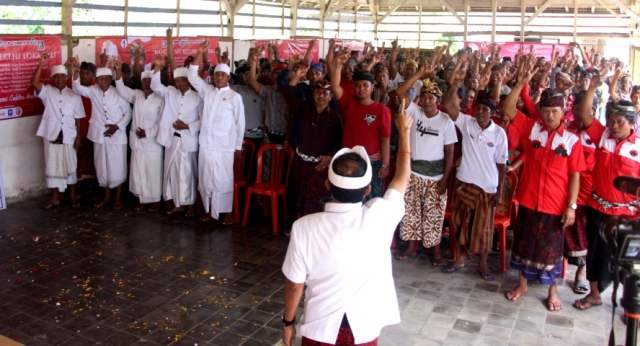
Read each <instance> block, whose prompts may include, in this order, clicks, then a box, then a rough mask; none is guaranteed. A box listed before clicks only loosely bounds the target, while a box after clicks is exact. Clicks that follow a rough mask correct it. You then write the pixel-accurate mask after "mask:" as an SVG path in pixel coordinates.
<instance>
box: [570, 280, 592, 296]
mask: <svg viewBox="0 0 640 346" xmlns="http://www.w3.org/2000/svg"><path fill="white" fill-rule="evenodd" d="M588 292H589V281H587V280H576V281H575V282H574V283H573V293H577V294H586V293H588Z"/></svg>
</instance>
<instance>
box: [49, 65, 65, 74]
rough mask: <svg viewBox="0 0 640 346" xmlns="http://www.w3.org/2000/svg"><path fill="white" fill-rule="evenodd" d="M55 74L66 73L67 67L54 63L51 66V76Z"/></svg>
mask: <svg viewBox="0 0 640 346" xmlns="http://www.w3.org/2000/svg"><path fill="white" fill-rule="evenodd" d="M55 74H63V75H66V74H67V68H66V67H64V65H55V66H53V67H52V68H51V76H53V75H55Z"/></svg>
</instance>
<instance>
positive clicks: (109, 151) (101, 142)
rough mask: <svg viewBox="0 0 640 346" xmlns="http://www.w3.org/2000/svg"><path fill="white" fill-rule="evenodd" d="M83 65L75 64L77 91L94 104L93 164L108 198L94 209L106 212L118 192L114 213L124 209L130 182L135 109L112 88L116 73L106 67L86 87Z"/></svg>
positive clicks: (90, 131) (92, 126) (92, 118)
mask: <svg viewBox="0 0 640 346" xmlns="http://www.w3.org/2000/svg"><path fill="white" fill-rule="evenodd" d="M79 71H80V62H79V61H77V60H75V61H74V63H73V83H72V85H73V91H75V92H76V93H77V94H79V95H80V96H84V97H87V98H89V99H90V100H91V120H89V133H88V135H87V138H89V140H91V141H92V142H93V161H94V164H95V167H96V176H97V177H98V184H99V185H100V186H102V187H104V191H105V194H104V198H103V199H102V201H100V202H98V203H97V204H95V205H94V207H96V208H102V207H104V206H105V205H107V203H109V202H110V201H111V189H113V188H115V189H116V196H115V200H114V202H113V210H114V211H119V210H121V209H122V202H121V198H120V197H121V192H122V183H124V182H125V180H127V134H126V133H125V131H126V128H127V125H128V124H129V122H130V121H131V105H130V104H129V102H127V101H126V100H125V99H123V98H122V97H120V95H118V92H117V91H116V88H115V87H113V86H111V81H112V79H113V78H112V72H111V70H110V69H108V68H105V67H102V68H99V69H98V70H97V71H96V81H97V83H96V85H91V86H88V87H87V86H84V85H82V84H81V83H80V78H78V77H79Z"/></svg>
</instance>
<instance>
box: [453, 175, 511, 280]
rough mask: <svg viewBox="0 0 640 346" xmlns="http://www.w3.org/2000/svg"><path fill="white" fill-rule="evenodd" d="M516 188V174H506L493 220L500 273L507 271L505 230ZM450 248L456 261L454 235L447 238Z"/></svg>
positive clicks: (508, 224)
mask: <svg viewBox="0 0 640 346" xmlns="http://www.w3.org/2000/svg"><path fill="white" fill-rule="evenodd" d="M517 188H518V174H516V173H515V172H508V173H507V174H506V175H505V179H504V182H503V186H502V202H501V203H500V205H499V206H498V208H497V209H496V213H495V215H494V218H493V227H494V228H495V229H497V230H498V240H499V242H500V271H501V272H505V271H507V228H508V227H509V226H510V225H511V208H512V207H513V204H512V203H511V202H512V201H513V196H515V193H516V189H517ZM449 244H450V246H451V250H450V251H451V257H453V260H455V259H456V241H455V235H454V236H453V237H452V236H450V237H449Z"/></svg>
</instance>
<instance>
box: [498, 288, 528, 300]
mask: <svg viewBox="0 0 640 346" xmlns="http://www.w3.org/2000/svg"><path fill="white" fill-rule="evenodd" d="M527 293H529V291H525V292H522V293H517V292H515V291H514V290H511V291H508V292H507V293H505V294H504V296H505V297H506V298H507V300H508V301H511V302H517V301H518V300H520V299H521V298H522V297H524V295H525V294H527Z"/></svg>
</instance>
